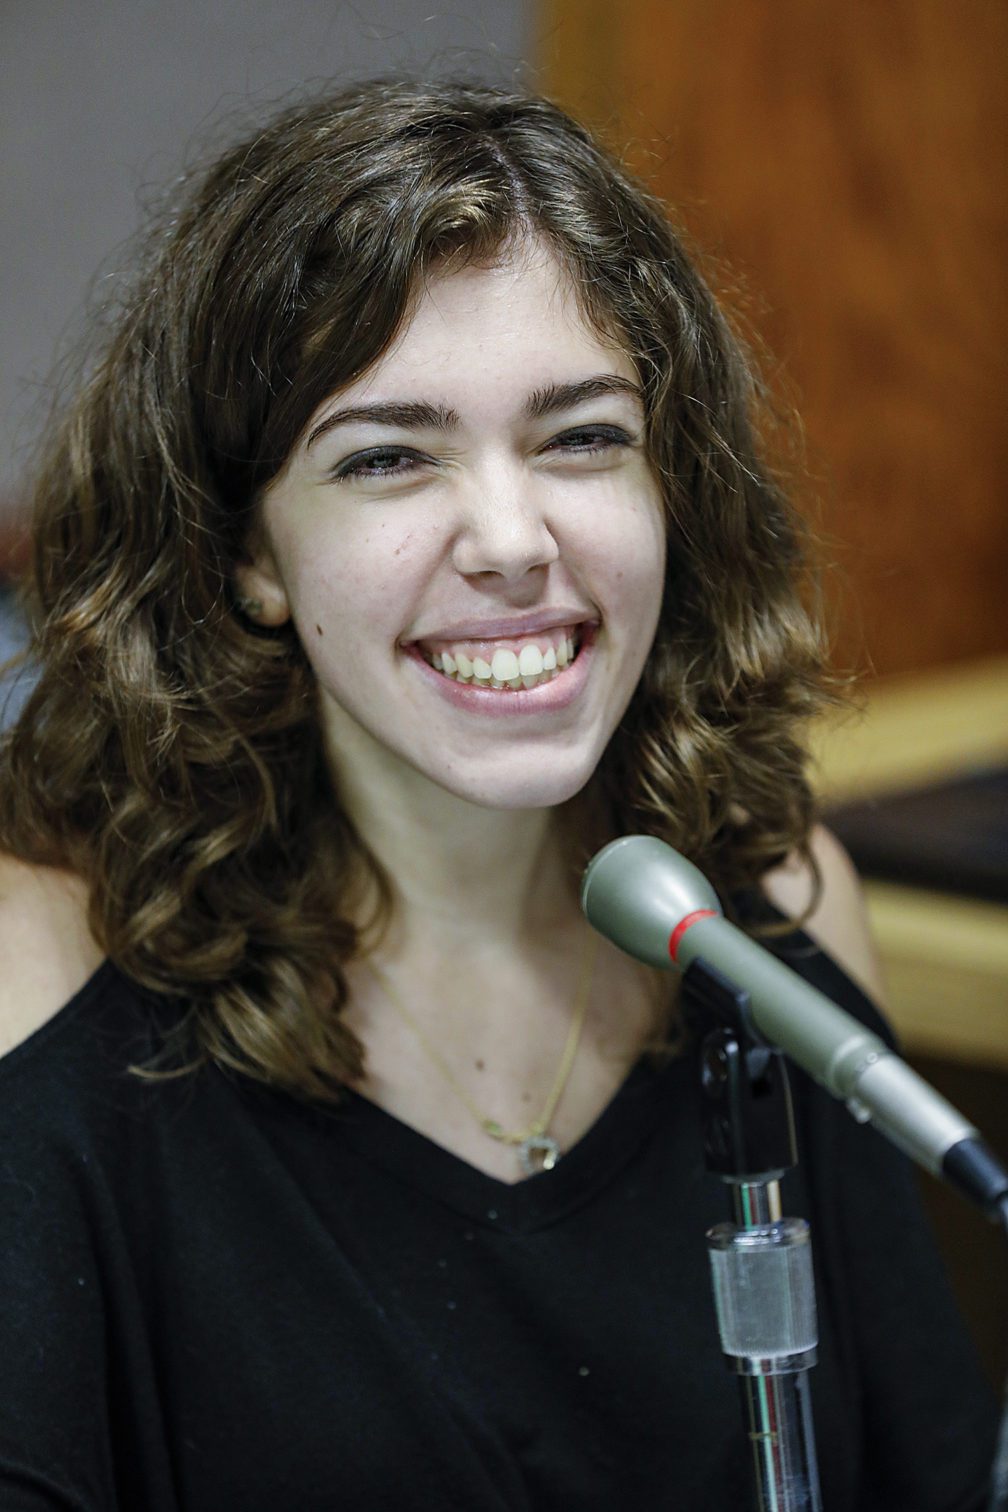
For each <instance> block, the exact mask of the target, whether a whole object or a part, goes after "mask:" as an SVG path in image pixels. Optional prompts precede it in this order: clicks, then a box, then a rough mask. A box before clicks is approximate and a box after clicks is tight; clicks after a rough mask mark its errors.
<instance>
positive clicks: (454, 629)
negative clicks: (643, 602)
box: [404, 608, 598, 647]
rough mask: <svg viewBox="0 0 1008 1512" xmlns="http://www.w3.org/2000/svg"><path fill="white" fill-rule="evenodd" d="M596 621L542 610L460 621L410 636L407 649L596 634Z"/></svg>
mask: <svg viewBox="0 0 1008 1512" xmlns="http://www.w3.org/2000/svg"><path fill="white" fill-rule="evenodd" d="M597 625H598V620H597V618H596V617H595V616H594V615H592V614H588V613H586V612H585V611H584V609H566V608H561V609H550V610H540V611H539V612H538V613H536V614H526V615H518V616H515V615H512V616H510V618H508V619H490V620H475V619H472V620H457V621H456V622H455V623H453V624H448V625H438V627H437V628H436V629H434V630H428V631H426V632H425V633H424V634H423V635H414V636H411V638H410V640H409V641H408V642H404V644H405V645H406V646H407V647H413V646H415V645H419V644H420V643H421V642H422V643H424V644H426V643H427V642H428V641H438V642H440V641H479V640H507V639H508V637H509V636H512V637H514V638H515V639H517V638H518V637H520V636H523V635H543V634H545V633H546V632H547V631H549V630H566V629H568V628H570V627H572V626H573V627H578V628H582V629H584V630H585V631H588V630H594V629H595V628H596V627H597Z"/></svg>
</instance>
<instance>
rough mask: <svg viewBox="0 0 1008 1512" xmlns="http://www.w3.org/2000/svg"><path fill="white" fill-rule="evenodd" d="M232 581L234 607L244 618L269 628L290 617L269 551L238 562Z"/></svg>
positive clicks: (285, 597) (260, 552) (284, 595)
mask: <svg viewBox="0 0 1008 1512" xmlns="http://www.w3.org/2000/svg"><path fill="white" fill-rule="evenodd" d="M234 581H235V588H236V590H237V595H238V599H237V603H238V610H239V612H240V613H241V614H244V616H245V618H246V619H249V620H251V621H252V623H253V624H254V625H263V626H264V627H265V628H267V629H270V630H275V629H277V628H278V627H279V626H280V625H286V623H287V621H288V620H289V619H290V617H291V612H290V604H289V603H288V601H287V590H286V589H285V588H284V585H283V582H282V580H281V577H280V574H279V572H278V571H277V567H276V563H275V562H274V560H273V557H272V556H271V554H270V553H269V551H267V550H265V549H264V550H261V551H259V552H258V554H257V555H256V556H255V557H254V558H253V559H252V560H250V561H245V562H239V563H238V564H237V565H236V567H235V573H234Z"/></svg>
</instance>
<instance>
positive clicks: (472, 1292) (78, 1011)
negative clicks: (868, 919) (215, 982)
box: [0, 937, 994, 1512]
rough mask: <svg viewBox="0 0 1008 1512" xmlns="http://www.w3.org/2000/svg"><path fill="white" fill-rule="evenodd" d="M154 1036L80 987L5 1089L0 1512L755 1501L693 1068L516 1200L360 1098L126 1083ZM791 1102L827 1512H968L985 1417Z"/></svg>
mask: <svg viewBox="0 0 1008 1512" xmlns="http://www.w3.org/2000/svg"><path fill="white" fill-rule="evenodd" d="M796 941H797V943H796V942H795V941H792V946H793V947H794V948H793V951H792V956H791V964H792V965H795V966H796V967H797V968H798V969H800V970H801V971H802V973H803V974H804V975H805V976H807V977H808V978H809V979H810V980H812V981H814V982H815V984H816V985H817V986H819V987H820V988H821V989H822V990H824V991H826V992H828V993H829V994H830V995H831V996H833V997H834V998H835V999H837V1001H839V1002H841V1003H842V1004H843V1006H845V1007H846V1008H847V1009H848V1010H849V1011H852V1012H855V1013H857V1014H858V1015H859V1016H860V1017H862V1018H864V1019H865V1020H867V1021H868V1022H869V1023H870V1024H871V1025H872V1027H874V1028H876V1029H877V1028H879V1023H878V1019H877V1015H876V1014H875V1013H874V1010H873V1009H872V1008H871V1006H870V1004H868V1002H867V1001H866V1000H865V999H864V998H863V997H862V995H861V994H860V993H859V992H858V991H857V989H856V988H855V987H854V986H853V985H852V984H851V983H850V982H849V981H848V980H847V978H846V977H844V976H843V975H842V973H841V972H840V971H839V970H838V968H837V967H835V966H834V965H833V964H832V963H831V962H830V961H829V960H828V959H827V958H826V957H825V956H824V955H822V954H821V953H820V952H818V951H816V950H814V948H813V947H811V946H810V945H809V943H808V941H806V940H804V939H803V938H801V937H796ZM176 1013H177V1009H173V1008H172V1007H171V1006H170V1005H168V1004H166V1003H165V1002H163V1001H160V1000H158V999H155V998H152V997H151V996H149V995H147V994H144V993H142V992H140V991H139V990H138V989H137V988H136V987H135V985H133V984H132V983H130V982H129V981H128V980H127V979H126V978H124V977H123V976H122V975H121V974H120V973H119V972H118V971H117V970H116V969H115V967H114V966H112V965H110V964H106V965H104V966H103V967H101V968H100V969H99V970H98V972H97V973H96V974H95V975H94V977H93V978H92V979H91V980H90V981H89V982H88V983H87V985H86V986H85V987H84V988H83V989H82V990H81V991H80V992H79V993H78V994H77V995H76V996H75V997H74V998H73V1000H72V1001H71V1002H70V1003H68V1004H67V1005H66V1007H65V1008H64V1009H63V1010H62V1011H61V1012H60V1013H59V1014H58V1015H57V1016H56V1017H55V1018H54V1019H52V1020H51V1021H50V1022H49V1023H48V1024H46V1025H45V1027H44V1028H42V1029H41V1030H40V1031H39V1032H38V1033H36V1034H35V1035H34V1036H32V1038H31V1039H30V1040H28V1041H26V1042H25V1043H24V1044H23V1045H21V1046H19V1047H18V1048H17V1049H16V1050H14V1051H13V1052H12V1053H11V1054H10V1055H9V1056H8V1057H7V1058H6V1059H5V1060H4V1061H3V1062H0V1235H2V1253H0V1507H2V1508H3V1512H41V1509H47V1512H56V1509H57V1508H58V1509H61V1512H65V1509H74V1512H112V1509H120V1512H140V1509H144V1512H147V1509H149V1512H229V1509H235V1512H321V1509H337V1508H338V1509H341V1512H353V1509H358V1508H359V1509H368V1512H380V1509H389V1512H392V1509H395V1512H414V1509H415V1512H421V1509H422V1512H432V1509H441V1508H444V1509H458V1512H571V1509H585V1512H603V1509H613V1508H617V1507H631V1508H634V1509H635V1512H652V1509H653V1512H658V1509H661V1512H669V1509H673V1508H682V1509H684V1512H703V1509H707V1508H712V1509H735V1508H741V1507H744V1506H746V1505H748V1504H749V1503H748V1495H749V1493H748V1490H747V1487H748V1483H749V1465H748V1449H747V1444H746V1439H745V1433H744V1431H743V1427H742V1417H741V1411H740V1405H739V1396H738V1387H737V1382H736V1380H735V1378H734V1377H733V1376H731V1375H730V1374H729V1372H728V1371H727V1369H726V1367H725V1366H724V1364H723V1362H722V1359H721V1355H720V1349H719V1345H718V1342H717V1335H716V1328H715V1323H714V1318H713V1308H712V1304H711V1292H710V1281H709V1275H708V1262H707V1256H706V1249H705V1244H704V1232H705V1229H706V1228H707V1227H708V1226H709V1225H710V1224H712V1223H715V1222H719V1221H721V1220H722V1219H723V1218H725V1217H727V1216H728V1201H727V1196H726V1194H725V1191H724V1189H723V1188H722V1187H721V1186H720V1184H719V1183H718V1182H717V1181H716V1180H715V1179H714V1178H712V1177H709V1176H707V1175H706V1174H705V1173H704V1171H703V1167H702V1157H701V1149H700V1133H699V1119H698V1113H697V1094H696V1090H695V1077H694V1071H693V1067H692V1063H691V1061H690V1059H689V1058H687V1057H684V1058H681V1059H678V1060H673V1061H672V1062H671V1063H669V1064H668V1065H666V1066H665V1067H663V1068H662V1069H660V1070H657V1069H655V1068H654V1067H653V1066H652V1065H651V1064H650V1063H641V1064H640V1065H638V1066H637V1067H636V1068H635V1069H634V1071H633V1072H632V1073H631V1075H630V1076H629V1078H628V1080H627V1081H626V1082H625V1084H624V1085H623V1087H622V1088H621V1089H620V1090H619V1092H618V1093H617V1094H616V1096H615V1098H614V1099H613V1101H612V1103H611V1104H610V1105H609V1106H608V1107H607V1108H606V1110H605V1111H604V1112H603V1114H602V1115H601V1117H600V1118H599V1119H598V1121H597V1122H596V1123H595V1125H594V1126H593V1127H592V1128H591V1129H590V1130H589V1131H588V1132H587V1134H586V1135H585V1136H584V1138H583V1139H582V1140H581V1141H580V1142H579V1143H578V1144H577V1145H576V1146H575V1147H574V1148H573V1149H572V1150H570V1151H569V1152H568V1153H567V1154H566V1155H564V1157H563V1158H562V1160H561V1161H560V1163H559V1164H558V1165H557V1167H556V1168H555V1169H554V1170H553V1171H550V1172H544V1173H542V1174H540V1175H537V1176H534V1177H531V1178H529V1179H528V1180H526V1181H523V1182H521V1183H519V1184H518V1185H516V1186H509V1185H506V1184H504V1183H502V1182H499V1181H497V1180H495V1179H494V1178H492V1177H489V1176H486V1175H484V1174H483V1173H481V1172H479V1171H476V1170H475V1169H473V1168H472V1167H470V1166H468V1165H467V1164H466V1163H465V1162H464V1161H462V1160H460V1159H459V1158H457V1157H456V1156H454V1155H452V1154H451V1153H449V1152H448V1151H446V1150H444V1149H442V1148H440V1147H439V1146H437V1145H435V1144H433V1143H432V1142H431V1141H430V1140H428V1139H426V1138H424V1137H423V1136H422V1135H420V1134H419V1133H417V1132H416V1131H414V1130H412V1129H410V1128H409V1127H407V1126H406V1125H405V1124H403V1123H401V1122H399V1121H398V1120H397V1119H395V1118H394V1117H392V1116H391V1115H389V1114H387V1113H385V1112H384V1111H382V1110H381V1109H380V1108H378V1107H376V1106H374V1105H373V1104H371V1103H369V1102H367V1101H365V1100H364V1099H362V1098H360V1097H358V1096H355V1095H353V1094H348V1095H347V1097H346V1098H345V1100H344V1101H343V1103H342V1104H341V1105H340V1106H339V1107H338V1108H336V1109H331V1110H326V1109H320V1108H315V1107H308V1106H305V1105H303V1104H300V1103H298V1102H296V1101H295V1100H293V1099H291V1098H289V1097H287V1096H285V1095H282V1094H279V1093H275V1092H271V1091H268V1090H266V1089H263V1088H261V1087H258V1086H256V1085H253V1084H252V1083H250V1082H249V1081H247V1080H245V1079H243V1078H241V1077H237V1076H227V1075H225V1074H223V1073H221V1072H220V1071H218V1070H216V1069H213V1068H211V1069H206V1070H203V1071H201V1072H199V1073H196V1074H193V1075H190V1076H188V1077H186V1078H185V1079H183V1080H180V1081H173V1082H168V1083H159V1084H156V1085H152V1084H149V1083H144V1082H141V1081H140V1080H138V1079H137V1078H135V1077H133V1076H131V1075H129V1073H128V1067H129V1066H130V1065H132V1064H135V1063H137V1062H143V1061H145V1060H146V1059H148V1058H149V1057H150V1055H151V1053H152V1052H153V1051H154V1050H155V1049H156V1048H157V1047H158V1045H159V1044H160V1042H161V1041H160V1036H161V1033H162V1032H163V1030H164V1029H165V1028H166V1027H168V1025H170V1023H171V1022H172V1021H173V1016H174V1015H175V1014H176ZM794 1080H795V1083H796V1099H797V1113H798V1124H799V1136H800V1140H801V1145H802V1153H803V1163H802V1168H801V1171H800V1173H798V1174H796V1175H794V1176H789V1177H788V1178H787V1181H786V1184H785V1210H786V1211H787V1212H789V1213H792V1214H801V1215H805V1216H807V1217H808V1218H809V1219H810V1221H811V1223H812V1233H813V1245H814V1251H815V1256H816V1264H817V1286H818V1304H819V1314H820V1337H821V1343H820V1359H819V1364H818V1365H817V1367H816V1368H815V1370H814V1371H813V1386H812V1389H813V1401H814V1411H815V1417H816V1438H817V1446H818V1452H819V1460H820V1469H821V1475H822V1483H823V1493H824V1505H825V1507H826V1509H827V1512H872V1509H879V1512H881V1509H885V1512H900V1509H905V1512H953V1509H955V1512H960V1509H967V1508H980V1507H981V1506H982V1505H983V1502H984V1497H983V1489H982V1488H983V1484H984V1481H985V1478H986V1473H987V1469H988V1466H989V1461H990V1457H991V1454H992V1449H993V1436H994V1408H993V1403H992V1402H991V1400H990V1399H989V1394H988V1393H987V1391H986V1388H985V1386H984V1384H983V1381H982V1379H981V1377H980V1375H979V1372H978V1369H977V1366H976V1364H975V1361H974V1359H973V1357H972V1354H971V1351H970V1348H969V1347H968V1345H967V1344H966V1342H965V1339H964V1337H963V1334H962V1330H961V1327H960V1324H959V1321H958V1318H957V1316H956V1314H955V1311H954V1308H953V1305H952V1303H951V1301H950V1298H949V1294H948V1291H947V1287H946V1284H945V1281H944V1278H943V1276H942V1274H941V1272H940V1268H939V1266H938V1263H937V1261H936V1258H935V1254H934V1250H933V1244H932V1241H931V1238H930V1235H929V1233H928V1231H927V1228H926V1224H925V1222H924V1219H923V1217H922V1214H921V1211H920V1208H919V1204H918V1201H917V1197H916V1191H915V1186H914V1182H913V1179H912V1176H911V1174H910V1172H909V1171H908V1169H907V1167H906V1164H905V1162H904V1160H903V1159H902V1157H901V1156H899V1155H897V1154H896V1153H895V1152H894V1151H892V1150H891V1149H890V1148H889V1147H888V1146H887V1145H885V1144H884V1143H883V1142H882V1141H881V1140H880V1139H879V1138H878V1137H877V1136H876V1135H875V1134H874V1132H872V1131H871V1130H866V1129H863V1128H859V1127H858V1126H856V1125H855V1124H854V1123H853V1121H852V1120H851V1119H850V1118H849V1117H848V1115H847V1114H846V1112H845V1111H844V1110H843V1109H841V1108H839V1107H838V1106H836V1105H835V1104H834V1103H833V1102H832V1101H831V1100H830V1099H828V1098H826V1097H825V1096H824V1095H823V1094H821V1093H820V1092H819V1091H818V1090H817V1089H815V1088H813V1087H811V1086H810V1085H809V1083H808V1082H807V1080H806V1079H805V1078H804V1077H803V1076H801V1075H800V1074H798V1073H796V1074H795V1077H794Z"/></svg>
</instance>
